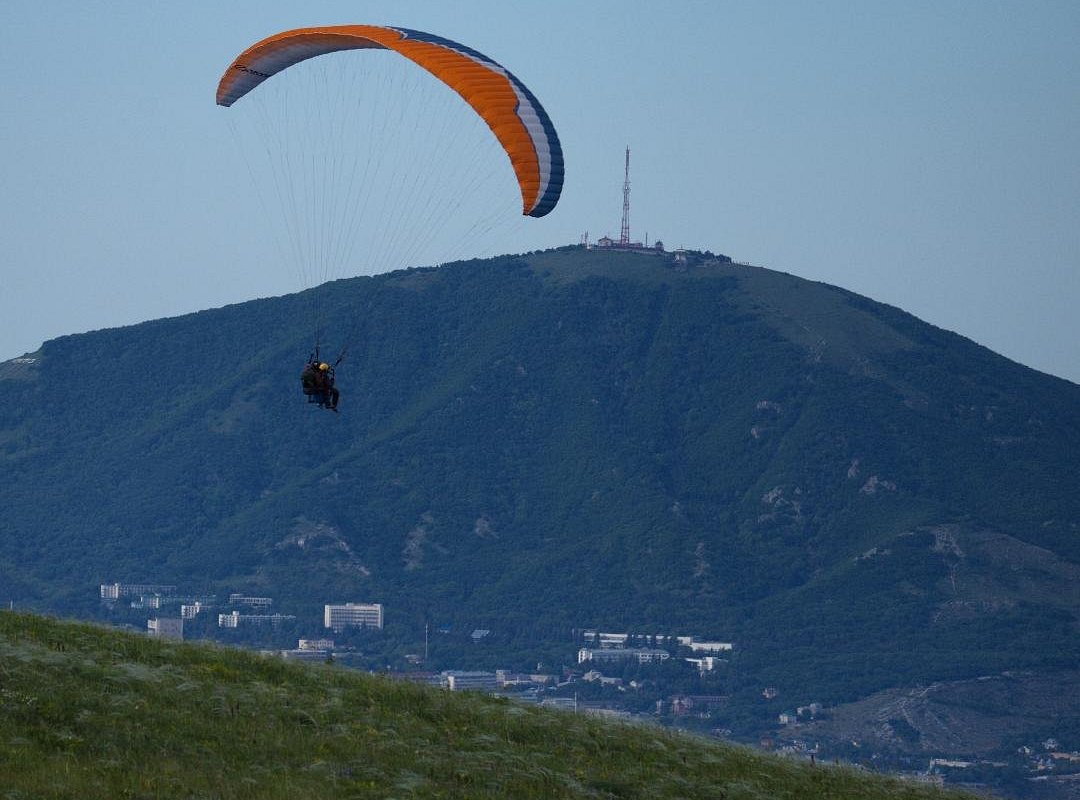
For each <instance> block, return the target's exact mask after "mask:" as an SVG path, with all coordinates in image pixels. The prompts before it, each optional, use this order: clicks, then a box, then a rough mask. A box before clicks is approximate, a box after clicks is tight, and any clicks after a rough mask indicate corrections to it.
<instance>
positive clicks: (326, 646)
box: [296, 639, 334, 650]
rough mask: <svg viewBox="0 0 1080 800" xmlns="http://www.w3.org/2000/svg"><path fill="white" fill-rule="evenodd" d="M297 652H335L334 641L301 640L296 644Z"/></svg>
mask: <svg viewBox="0 0 1080 800" xmlns="http://www.w3.org/2000/svg"><path fill="white" fill-rule="evenodd" d="M296 649H297V650H333V649H334V640H333V639H299V640H298V641H297V643H296Z"/></svg>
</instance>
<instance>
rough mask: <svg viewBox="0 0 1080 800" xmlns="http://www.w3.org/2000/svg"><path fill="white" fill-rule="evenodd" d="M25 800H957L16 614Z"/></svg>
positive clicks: (564, 717)
mask: <svg viewBox="0 0 1080 800" xmlns="http://www.w3.org/2000/svg"><path fill="white" fill-rule="evenodd" d="M0 656H2V658H3V661H2V663H3V677H2V684H0V785H2V786H3V788H4V790H5V793H6V795H7V796H9V797H80V798H84V799H85V800H93V799H94V798H110V800H111V798H115V797H154V798H173V797H176V798H179V797H237V798H240V797H258V798H263V799H265V800H270V799H271V798H290V800H291V799H292V798H297V797H304V798H312V799H314V798H323V797H326V798H330V797H335V798H336V797H372V798H375V797H391V796H393V797H470V798H484V797H491V798H496V797H497V798H508V797H513V798H551V797H562V798H615V797H623V798H629V797H642V798H644V797H649V798H665V797H670V798H687V799H688V798H732V797H739V798H747V799H748V800H749V799H751V798H762V799H764V798H769V800H780V799H781V798H799V800H812V799H813V798H830V800H840V799H841V798H852V800H856V799H858V800H863V799H864V798H867V797H874V798H883V799H895V800H902V799H904V798H910V799H911V800H916V798H925V799H926V800H931V799H932V798H942V799H944V798H946V797H959V795H956V794H952V793H948V794H947V793H945V792H941V791H937V790H933V789H930V788H925V787H918V786H915V785H912V784H905V783H901V782H899V781H895V780H889V779H887V778H882V777H877V776H872V775H868V774H865V773H859V772H856V771H855V770H850V769H841V768H835V767H827V766H819V767H817V768H814V767H811V766H810V765H809V764H801V763H797V762H793V761H791V760H787V759H781V758H778V757H770V756H764V755H757V754H754V753H752V752H751V751H749V750H745V749H741V748H736V747H730V746H724V745H719V744H713V743H709V742H707V741H706V740H704V739H696V738H692V737H688V736H680V735H676V734H672V733H670V732H666V731H664V730H663V729H659V728H652V727H642V726H632V725H625V724H617V723H612V722H604V721H601V720H597V719H592V718H588V717H584V716H577V715H573V714H570V713H565V712H557V711H547V710H541V709H537V708H528V707H525V706H521V705H516V704H512V703H510V702H508V701H498V700H494V699H491V698H486V697H483V696H480V695H476V694H471V693H468V694H454V693H450V692H446V691H443V690H440V689H434V688H430V687H423V686H417V685H411V684H400V683H399V684H395V683H392V682H390V681H388V680H386V679H381V678H375V677H368V676H365V675H360V674H357V673H354V672H349V671H346V670H341V669H334V668H326V667H324V668H318V667H298V666H291V665H287V664H286V663H284V662H282V661H280V660H278V659H274V658H267V657H260V656H256V655H252V654H249V653H244V652H242V651H229V650H225V649H215V648H210V647H205V646H193V645H176V644H164V643H161V642H159V641H157V640H153V639H148V638H146V637H143V636H137V635H133V634H128V633H119V632H110V631H106V630H103V629H98V628H93V627H90V626H87V625H75V624H71V623H60V622H54V621H49V620H45V619H43V618H40V617H33V616H30V615H15V614H10V613H7V612H0Z"/></svg>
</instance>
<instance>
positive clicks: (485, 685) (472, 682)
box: [442, 670, 499, 692]
mask: <svg viewBox="0 0 1080 800" xmlns="http://www.w3.org/2000/svg"><path fill="white" fill-rule="evenodd" d="M442 676H443V679H444V680H445V682H446V688H448V689H449V690H450V691H451V692H464V691H476V692H493V691H495V690H496V689H498V688H499V684H498V679H497V678H496V676H495V673H494V672H479V671H469V670H447V671H445V672H443V673H442Z"/></svg>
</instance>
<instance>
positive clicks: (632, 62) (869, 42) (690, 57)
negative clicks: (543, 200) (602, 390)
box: [0, 0, 1080, 382]
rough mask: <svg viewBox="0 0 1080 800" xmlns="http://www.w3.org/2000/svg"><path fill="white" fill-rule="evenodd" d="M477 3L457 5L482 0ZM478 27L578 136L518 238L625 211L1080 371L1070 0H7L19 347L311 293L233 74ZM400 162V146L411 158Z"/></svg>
mask: <svg viewBox="0 0 1080 800" xmlns="http://www.w3.org/2000/svg"><path fill="white" fill-rule="evenodd" d="M466 10H467V11H466ZM346 23H366V24H385V25H399V26H403V27H409V28H415V29H419V30H423V31H428V32H432V33H436V34H439V35H441V36H444V37H446V38H449V39H453V40H456V41H459V42H462V43H464V44H467V45H469V46H471V47H473V48H475V49H476V50H479V51H480V52H483V53H485V54H487V55H488V56H490V57H492V58H494V59H495V60H497V61H499V62H500V63H502V64H503V65H504V66H506V67H507V68H508V69H510V70H511V71H512V72H514V73H515V75H517V77H519V78H520V79H521V80H523V81H524V82H525V83H526V84H527V85H528V86H529V88H530V89H531V90H532V91H533V93H534V94H535V95H536V96H537V97H538V98H539V99H540V101H541V102H542V103H543V105H544V107H545V108H546V110H547V112H548V113H549V115H550V116H551V118H552V120H553V121H554V124H555V127H556V128H557V130H558V132H559V137H560V139H561V142H562V146H563V150H564V153H565V158H566V184H565V188H564V191H563V196H562V199H561V200H560V203H559V206H558V207H557V208H556V209H555V211H553V212H552V213H551V214H550V215H548V216H547V217H545V218H543V219H541V220H529V223H530V224H529V225H528V226H525V225H523V226H521V228H520V229H519V230H520V234H519V238H520V247H518V248H517V251H518V252H524V251H528V250H532V249H538V248H543V247H554V246H558V245H563V244H570V243H577V242H579V241H580V240H581V237H582V235H583V234H584V233H585V232H586V231H588V233H589V236H590V238H591V239H593V240H595V239H596V238H598V237H600V236H602V235H605V234H608V235H613V236H616V237H617V236H618V233H619V224H620V215H621V211H622V182H623V151H624V148H625V147H626V146H629V147H630V148H631V151H632V156H631V158H632V163H631V181H632V187H633V188H632V195H631V197H632V213H631V234H632V238H634V239H644V238H645V237H648V239H649V240H650V241H655V240H656V239H662V240H663V241H664V243H665V244H666V245H667V247H668V248H669V249H670V248H674V247H680V246H682V247H690V248H695V249H702V250H706V249H707V250H711V251H713V252H717V253H723V254H725V255H729V256H731V257H732V258H734V259H735V260H736V261H741V262H746V263H751V264H755V265H759V266H764V267H768V268H771V269H777V270H782V271H784V272H789V273H792V274H794V275H798V276H800V277H804V278H807V279H811V280H816V281H824V282H826V283H830V284H834V285H837V286H841V287H844V288H846V289H849V290H851V291H854V292H858V293H859V294H863V295H866V296H868V297H871V298H873V299H875V300H878V301H881V302H884V303H888V304H890V305H894V306H898V307H900V308H902V309H904V310H905V311H908V312H910V313H912V314H914V315H916V316H918V317H920V318H921V319H924V320H926V321H927V322H930V323H932V324H934V325H937V326H939V327H942V328H946V329H948V330H952V331H955V332H957V333H960V334H962V335H964V336H966V337H968V338H970V339H972V340H974V341H975V342H977V343H979V344H981V345H984V346H986V347H989V348H990V349H992V350H994V351H996V352H998V353H1001V354H1002V355H1004V356H1006V357H1008V358H1010V359H1013V360H1015V361H1018V362H1020V363H1022V364H1025V365H1027V366H1030V367H1033V368H1035V369H1038V370H1040V371H1043V372H1047V373H1050V374H1053V375H1057V376H1060V377H1063V378H1066V379H1068V380H1071V381H1073V382H1080V313H1078V308H1080V47H1077V44H1076V43H1077V41H1080V3H1076V2H1074V0H1059V1H1058V2H1048V1H1047V0H1017V1H1016V2H997V1H995V0H968V1H966V2H955V1H953V0H933V2H920V1H919V0H912V1H911V2H904V3H896V2H892V0H889V1H888V2H879V0H859V1H857V2H856V0H851V2H831V1H829V0H817V1H816V2H814V1H811V2H806V1H805V0H799V1H798V2H796V1H794V0H793V1H792V2H778V1H775V0H762V1H761V2H749V1H747V2H726V1H725V0H705V1H703V2H689V1H688V0H687V1H684V2H675V1H673V2H671V3H664V4H660V3H656V2H655V0H649V1H648V2H639V1H638V0H597V1H595V2H591V3H580V2H566V1H564V0H549V1H548V2H545V3H536V4H518V3H507V2H505V0H499V1H498V2H488V0H478V1H477V2H462V3H440V2H416V1H414V0H395V2H378V1H377V0H376V1H374V2H365V3H362V4H358V3H355V2H348V3H346V2H315V1H313V2H306V3H296V2H279V1H278V0H258V2H253V1H251V0H237V1H236V2H230V3H217V2H209V0H207V2H188V3H164V2H147V0H139V1H138V2H136V1H135V0H111V1H110V2H108V3H104V2H96V3H87V2H60V1H59V0H54V2H46V3H43V2H41V1H40V0H6V2H5V3H4V24H3V26H2V27H0V74H2V75H3V81H2V84H0V92H2V93H3V98H2V99H3V103H2V107H3V109H4V112H3V114H2V115H0V219H2V220H3V224H2V228H0V233H2V240H0V242H2V247H0V360H4V359H7V358H11V357H15V356H19V355H21V354H23V353H25V352H32V351H34V350H36V349H37V348H38V347H39V345H40V344H41V343H42V342H43V341H44V340H47V339H51V338H54V337H57V336H61V335H65V334H70V333H78V332H83V331H87V330H94V329H99V328H107V327H114V326H118V325H126V324H132V323H136V322H140V321H143V320H147V319H155V318H159V317H165V316H174V315H178V314H183V313H188V312H191V311H196V310H200V309H204V308H213V307H219V306H222V305H225V304H229V303H236V302H243V301H246V300H250V299H254V298H257V297H265V296H271V295H278V294H285V293H289V292H292V291H296V290H297V289H298V288H300V287H298V286H297V285H296V284H295V275H293V274H290V273H289V271H288V270H283V269H280V268H279V266H278V265H275V264H274V263H272V262H273V260H272V259H268V258H267V257H266V255H265V248H264V247H263V246H262V244H264V242H263V240H264V239H265V238H266V234H265V232H263V231H259V230H257V220H255V217H256V215H253V214H249V213H244V212H243V210H242V209H245V208H248V207H249V203H248V199H249V198H248V197H247V196H246V195H245V192H247V193H248V194H249V193H250V186H249V187H247V188H245V187H244V182H243V181H242V180H238V178H237V173H238V172H240V171H241V170H240V169H239V167H238V165H237V163H236V157H235V141H233V143H232V144H230V139H229V135H228V133H227V127H228V126H227V125H226V124H225V123H224V122H223V115H225V114H227V113H229V112H228V111H226V110H225V109H221V108H218V107H217V106H216V105H215V104H214V90H215V88H216V85H217V81H218V78H219V77H220V75H221V73H222V72H223V70H224V69H225V67H226V66H227V65H228V64H229V63H230V62H231V61H232V59H233V58H234V57H235V56H236V55H237V54H238V53H239V52H240V51H241V50H243V49H244V48H245V47H247V46H248V45H250V44H252V43H253V42H255V41H257V40H258V39H261V38H263V37H264V36H268V35H270V34H272V33H276V32H278V31H281V30H285V29H288V28H293V27H301V26H309V25H328V24H346ZM387 158H393V154H392V153H388V154H387Z"/></svg>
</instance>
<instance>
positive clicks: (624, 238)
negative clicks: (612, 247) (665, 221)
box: [619, 145, 630, 247]
mask: <svg viewBox="0 0 1080 800" xmlns="http://www.w3.org/2000/svg"><path fill="white" fill-rule="evenodd" d="M629 244H630V145H627V146H626V168H625V172H624V178H623V185H622V228H620V229H619V246H620V247H627V246H628V245H629Z"/></svg>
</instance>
